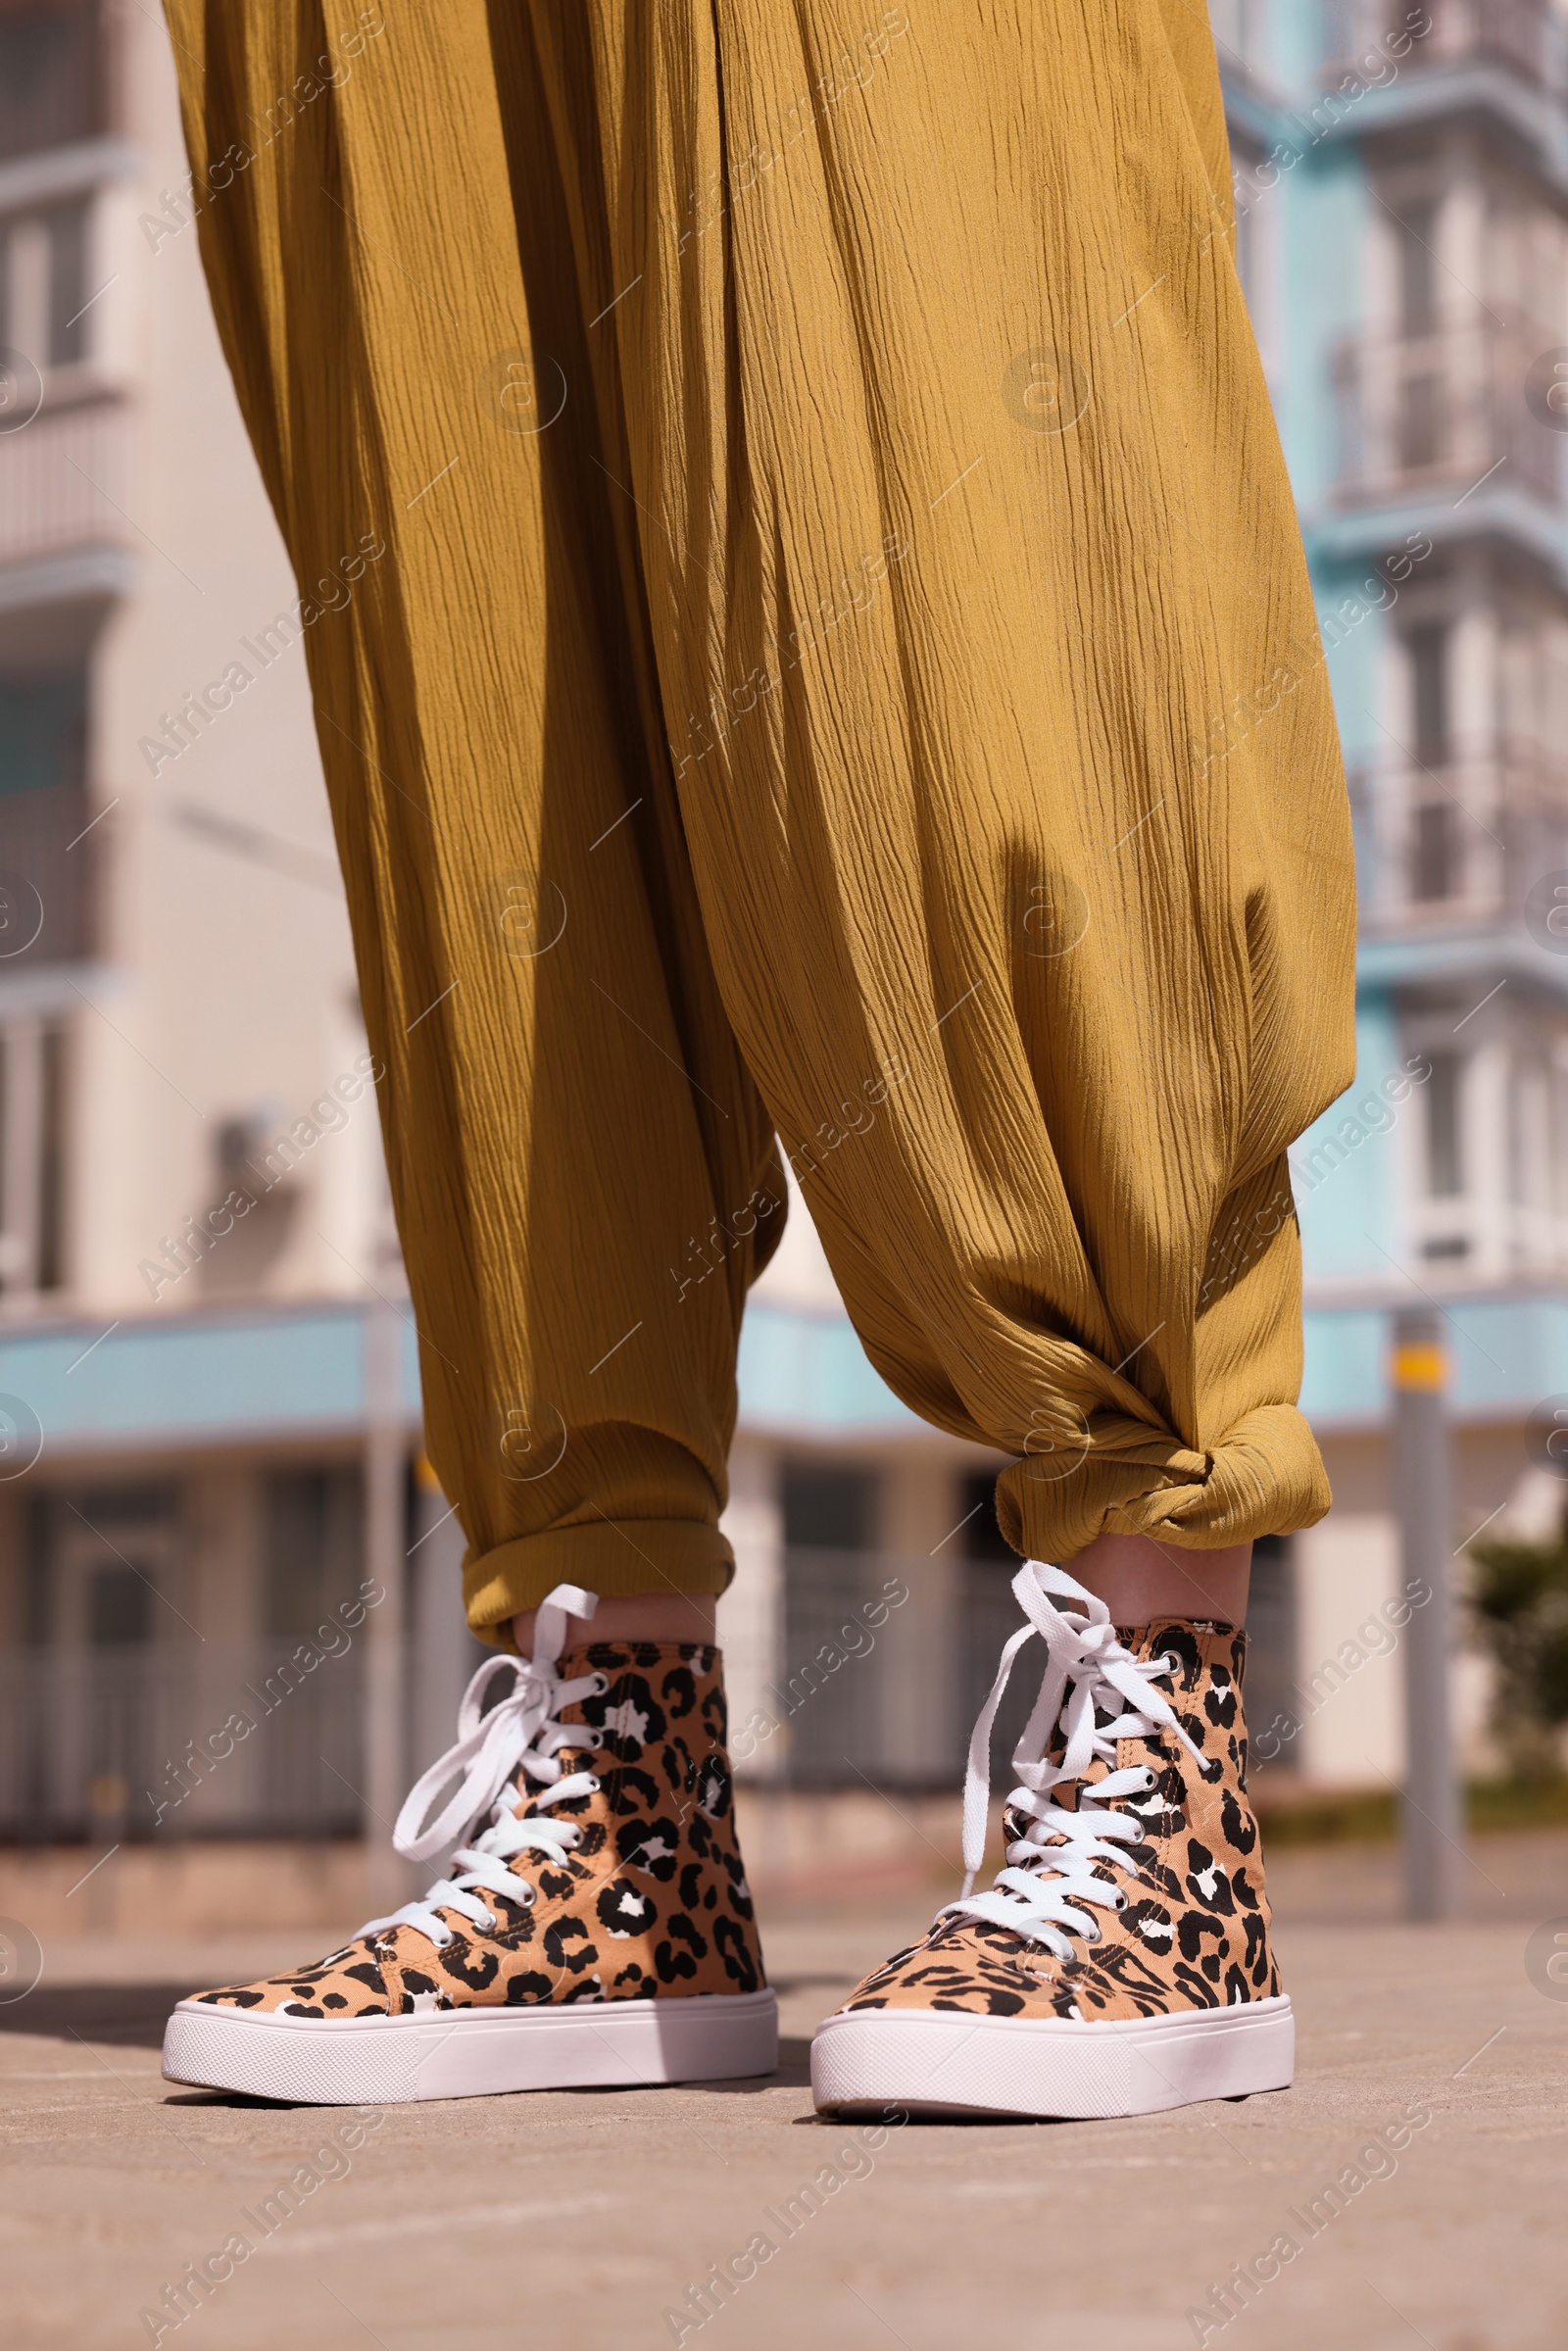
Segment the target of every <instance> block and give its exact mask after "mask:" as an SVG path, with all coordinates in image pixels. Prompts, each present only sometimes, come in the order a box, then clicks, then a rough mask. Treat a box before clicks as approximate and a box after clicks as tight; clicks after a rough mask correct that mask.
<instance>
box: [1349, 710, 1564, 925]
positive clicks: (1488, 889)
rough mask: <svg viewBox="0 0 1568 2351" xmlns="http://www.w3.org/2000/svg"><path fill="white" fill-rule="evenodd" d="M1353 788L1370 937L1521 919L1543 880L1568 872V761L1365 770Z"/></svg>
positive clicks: (1535, 758)
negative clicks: (1365, 853) (1364, 855)
mask: <svg viewBox="0 0 1568 2351" xmlns="http://www.w3.org/2000/svg"><path fill="white" fill-rule="evenodd" d="M1352 791H1353V793H1354V795H1355V799H1356V801H1357V804H1358V807H1359V809H1360V812H1361V819H1362V828H1363V839H1364V840H1365V842H1366V844H1367V847H1368V850H1369V852H1370V857H1369V860H1368V863H1367V864H1366V865H1365V866H1364V867H1363V870H1362V874H1361V927H1362V929H1363V931H1365V932H1366V933H1368V934H1369V935H1379V934H1383V935H1386V934H1388V933H1390V932H1402V933H1411V932H1420V931H1436V930H1442V929H1448V928H1453V927H1458V926H1463V925H1469V924H1473V923H1477V922H1493V921H1499V920H1502V919H1505V918H1508V919H1513V920H1518V919H1519V918H1520V916H1521V915H1522V914H1523V912H1524V910H1525V902H1526V899H1527V898H1528V896H1529V893H1530V890H1531V888H1532V887H1533V885H1534V884H1535V883H1536V882H1538V881H1540V880H1541V879H1542V877H1543V876H1544V875H1545V874H1548V873H1554V872H1563V871H1568V767H1565V766H1564V765H1563V764H1561V763H1560V762H1559V761H1557V760H1554V759H1545V758H1544V757H1543V756H1542V755H1540V754H1537V753H1534V752H1531V751H1529V750H1527V749H1517V750H1511V751H1506V752H1503V753H1502V754H1500V755H1495V756H1492V757H1488V758H1482V759H1468V760H1460V761H1448V762H1444V763H1439V764H1432V765H1426V766H1414V765H1410V766H1403V765H1399V766H1382V767H1378V768H1376V769H1373V770H1363V771H1362V772H1360V773H1359V774H1357V775H1356V776H1354V777H1353V778H1352Z"/></svg>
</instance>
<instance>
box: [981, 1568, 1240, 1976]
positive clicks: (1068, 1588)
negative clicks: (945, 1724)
mask: <svg viewBox="0 0 1568 2351" xmlns="http://www.w3.org/2000/svg"><path fill="white" fill-rule="evenodd" d="M1012 1590H1013V1596H1014V1597H1015V1598H1016V1600H1017V1602H1018V1605H1019V1607H1020V1608H1022V1610H1023V1612H1024V1614H1025V1616H1026V1617H1027V1618H1028V1619H1029V1622H1028V1623H1027V1624H1026V1625H1023V1626H1021V1627H1020V1628H1019V1630H1018V1631H1017V1632H1016V1633H1014V1634H1013V1636H1012V1638H1011V1640H1010V1641H1008V1642H1007V1644H1006V1646H1005V1649H1004V1650H1003V1652H1002V1664H1001V1667H1000V1670H999V1671H998V1674H997V1678H996V1681H995V1682H994V1684H993V1685H992V1690H991V1695H990V1696H989V1697H988V1698H987V1700H986V1702H985V1704H984V1706H983V1707H982V1708H981V1709H980V1719H979V1721H978V1722H977V1723H976V1724H975V1727H974V1733H973V1736H972V1737H971V1739H970V1740H969V1763H968V1769H967V1771H966V1772H965V1774H964V1783H963V1867H964V1879H963V1892H962V1894H961V1895H960V1897H959V1898H958V1900H957V1901H956V1902H950V1903H948V1904H947V1905H946V1907H945V1908H944V1909H942V1910H939V1911H938V1913H937V1918H938V1921H939V1922H940V1921H941V1920H942V1919H944V1918H953V1917H959V1918H976V1919H988V1920H990V1921H991V1922H992V1923H993V1924H994V1925H996V1926H999V1927H1006V1928H1009V1929H1010V1930H1011V1932H1012V1933H1013V1934H1014V1935H1024V1936H1026V1937H1027V1938H1028V1939H1029V1940H1030V1941H1031V1942H1042V1943H1045V1944H1046V1945H1047V1946H1048V1947H1049V1948H1050V1949H1051V1950H1053V1951H1054V1953H1055V1954H1056V1956H1057V1958H1058V1959H1070V1958H1071V1957H1072V1956H1073V1947H1072V1943H1071V1941H1070V1940H1069V1937H1068V1930H1070V1931H1071V1932H1072V1933H1073V1934H1076V1935H1083V1936H1084V1938H1085V1939H1086V1940H1087V1941H1089V1942H1092V1943H1093V1942H1099V1940H1100V1938H1101V1932H1102V1930H1101V1927H1100V1923H1099V1921H1098V1920H1097V1919H1095V1918H1094V1917H1093V1916H1092V1915H1091V1911H1090V1908H1089V1905H1091V1904H1094V1905H1098V1906H1099V1907H1100V1908H1102V1909H1106V1910H1125V1909H1126V1907H1127V1895H1126V1892H1125V1891H1124V1889H1123V1888H1122V1887H1121V1886H1117V1885H1116V1884H1115V1883H1114V1882H1113V1880H1111V1879H1109V1878H1105V1877H1102V1876H1100V1875H1098V1874H1097V1872H1096V1868H1095V1865H1096V1863H1108V1864H1109V1865H1110V1867H1111V1868H1112V1869H1117V1870H1128V1869H1131V1867H1132V1863H1131V1861H1130V1860H1129V1859H1128V1857H1127V1854H1126V1853H1125V1851H1123V1849H1122V1848H1123V1847H1124V1846H1126V1845H1129V1844H1136V1843H1137V1842H1138V1841H1139V1840H1140V1839H1141V1838H1142V1837H1143V1836H1144V1833H1145V1828H1144V1823H1143V1821H1141V1820H1140V1819H1139V1818H1138V1817H1137V1813H1136V1808H1135V1810H1134V1811H1132V1812H1126V1811H1118V1810H1114V1809H1112V1807H1113V1805H1114V1804H1115V1803H1116V1801H1117V1800H1118V1799H1122V1800H1126V1799H1129V1798H1132V1797H1136V1796H1146V1797H1147V1796H1148V1795H1150V1794H1151V1793H1152V1791H1153V1789H1154V1788H1157V1787H1158V1785H1159V1780H1158V1775H1157V1774H1156V1773H1154V1772H1152V1771H1150V1770H1148V1769H1147V1768H1146V1767H1145V1766H1143V1765H1142V1764H1139V1765H1134V1766H1129V1767H1128V1768H1126V1769H1124V1770H1121V1771H1118V1770H1116V1769H1115V1768H1114V1767H1115V1762H1116V1742H1117V1740H1118V1739H1148V1738H1151V1737H1152V1736H1154V1735H1156V1734H1157V1733H1159V1732H1161V1731H1170V1732H1173V1733H1174V1734H1175V1736H1176V1738H1177V1739H1179V1740H1180V1741H1181V1743H1182V1745H1183V1746H1184V1747H1185V1748H1186V1749H1187V1752H1188V1753H1189V1755H1191V1756H1192V1757H1193V1760H1194V1761H1195V1762H1196V1763H1197V1765H1198V1767H1199V1769H1200V1771H1201V1772H1202V1773H1203V1774H1204V1776H1205V1777H1207V1776H1208V1767H1207V1765H1206V1763H1205V1761H1204V1758H1203V1755H1202V1752H1201V1749H1200V1748H1199V1747H1198V1746H1197V1745H1196V1744H1195V1743H1194V1741H1193V1740H1192V1739H1190V1738H1189V1736H1188V1734H1187V1733H1186V1732H1185V1731H1184V1730H1183V1728H1182V1726H1181V1724H1180V1722H1179V1721H1178V1720H1177V1718H1176V1713H1175V1710H1174V1708H1173V1707H1172V1706H1171V1704H1170V1701H1169V1700H1168V1699H1167V1698H1166V1697H1165V1695H1164V1693H1163V1691H1161V1690H1155V1689H1154V1688H1153V1684H1154V1682H1155V1681H1156V1680H1159V1679H1161V1678H1162V1677H1163V1676H1164V1675H1166V1674H1169V1673H1171V1672H1173V1671H1174V1670H1175V1668H1176V1665H1177V1662H1178V1660H1177V1659H1175V1658H1174V1657H1171V1656H1170V1655H1168V1654H1167V1655H1165V1656H1163V1657H1152V1658H1149V1659H1148V1660H1147V1661H1143V1660H1140V1659H1139V1658H1137V1657H1135V1656H1134V1655H1133V1654H1132V1652H1131V1650H1129V1649H1126V1648H1124V1647H1123V1646H1122V1644H1121V1642H1120V1641H1118V1640H1117V1639H1116V1628H1115V1626H1114V1625H1113V1624H1112V1623H1111V1621H1110V1611H1109V1609H1108V1608H1107V1607H1106V1606H1105V1603H1104V1601H1103V1600H1102V1599H1099V1598H1097V1596H1096V1595H1095V1593H1093V1592H1086V1591H1085V1590H1084V1587H1083V1586H1082V1585H1081V1584H1080V1583H1078V1582H1077V1581H1076V1579H1075V1578H1073V1577H1072V1576H1069V1575H1068V1574H1066V1572H1065V1571H1064V1570H1063V1569H1062V1568H1059V1567H1049V1566H1047V1565H1046V1563H1045V1562H1044V1561H1043V1560H1040V1559H1030V1560H1028V1561H1026V1562H1025V1564H1024V1565H1023V1566H1022V1567H1021V1568H1020V1569H1019V1570H1018V1573H1017V1574H1016V1575H1015V1576H1014V1578H1013V1580H1012ZM1052 1592H1054V1593H1055V1594H1056V1595H1057V1597H1058V1598H1060V1599H1062V1600H1065V1601H1066V1602H1067V1603H1068V1605H1067V1606H1066V1607H1064V1608H1056V1607H1054V1606H1053V1605H1052V1602H1051V1600H1050V1598H1049V1597H1048V1596H1047V1595H1048V1594H1049V1593H1052ZM1036 1633H1038V1634H1040V1635H1041V1637H1042V1638H1043V1640H1044V1641H1045V1643H1046V1650H1047V1658H1046V1673H1045V1679H1044V1681H1043V1682H1042V1683H1041V1686H1040V1695H1039V1697H1038V1698H1037V1699H1036V1700H1035V1705H1034V1711H1033V1713H1032V1714H1031V1715H1030V1717H1029V1721H1028V1724H1027V1726H1026V1727H1025V1730H1024V1734H1023V1737H1022V1738H1021V1739H1019V1741H1018V1744H1017V1746H1016V1747H1015V1748H1014V1750H1013V1757H1012V1762H1013V1769H1014V1770H1015V1771H1016V1773H1017V1774H1018V1779H1019V1782H1020V1785H1019V1786H1018V1787H1017V1788H1014V1789H1013V1790H1012V1792H1011V1794H1010V1795H1009V1796H1008V1798H1007V1803H1008V1807H1009V1808H1010V1810H1012V1811H1013V1812H1014V1813H1022V1814H1023V1815H1024V1816H1025V1817H1026V1818H1027V1819H1028V1821H1029V1823H1030V1826H1029V1828H1028V1830H1027V1831H1026V1832H1025V1834H1024V1835H1023V1836H1022V1837H1016V1838H1014V1839H1013V1841H1012V1842H1011V1843H1010V1844H1009V1845H1008V1846H1007V1849H1006V1856H1005V1859H1006V1865H1007V1866H1006V1867H1005V1868H1004V1869H1001V1870H999V1871H998V1873H997V1876H996V1879H995V1881H994V1883H993V1885H992V1887H991V1890H990V1891H989V1892H987V1893H982V1894H975V1893H972V1892H971V1888H972V1887H973V1885H974V1882H975V1877H976V1874H977V1872H978V1870H979V1868H980V1864H981V1862H982V1860H983V1859H984V1857H985V1849H986V1826H987V1820H988V1816H989V1811H990V1802H991V1726H992V1724H993V1723H994V1722H995V1721H996V1719H997V1708H998V1707H999V1706H1000V1705H1001V1703H1002V1693H1003V1691H1004V1690H1005V1689H1006V1687H1007V1676H1008V1675H1009V1674H1010V1673H1011V1671H1012V1663H1013V1659H1014V1658H1015V1657H1016V1656H1017V1654H1018V1652H1019V1650H1020V1649H1021V1648H1022V1647H1023V1645H1024V1643H1025V1642H1026V1641H1030V1640H1032V1639H1033V1637H1034V1635H1035V1634H1036ZM1097 1710H1098V1711H1099V1712H1100V1713H1103V1714H1104V1715H1106V1716H1107V1717H1108V1718H1109V1719H1108V1720H1106V1721H1104V1722H1098V1721H1097V1720H1096V1714H1097ZM1058 1722H1059V1723H1060V1724H1061V1726H1062V1730H1063V1732H1064V1733H1065V1739H1066V1745H1065V1752H1064V1753H1063V1755H1062V1759H1061V1761H1060V1763H1059V1764H1051V1763H1048V1762H1047V1761H1046V1760H1045V1756H1046V1749H1047V1747H1048V1746H1049V1744H1050V1742H1051V1736H1052V1733H1053V1732H1054V1729H1055V1727H1056V1725H1057V1723H1058ZM1097 1759H1098V1760H1100V1761H1103V1762H1106V1763H1109V1764H1110V1765H1111V1766H1112V1768H1111V1770H1110V1771H1109V1772H1107V1773H1106V1774H1105V1776H1104V1778H1103V1779H1101V1780H1095V1781H1092V1782H1090V1783H1088V1784H1087V1785H1086V1784H1085V1782H1084V1778H1083V1775H1084V1773H1085V1772H1086V1771H1087V1770H1088V1769H1089V1767H1090V1765H1091V1763H1092V1762H1094V1761H1095V1760H1097ZM1067 1781H1077V1782H1078V1784H1079V1785H1078V1803H1077V1809H1076V1810H1075V1811H1072V1812H1069V1811H1067V1810H1065V1808H1064V1807H1062V1806H1061V1805H1059V1804H1055V1803H1053V1802H1052V1800H1051V1797H1052V1790H1053V1789H1054V1788H1059V1787H1060V1786H1062V1785H1063V1783H1065V1782H1067ZM1146 1809H1147V1807H1146Z"/></svg>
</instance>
